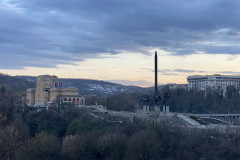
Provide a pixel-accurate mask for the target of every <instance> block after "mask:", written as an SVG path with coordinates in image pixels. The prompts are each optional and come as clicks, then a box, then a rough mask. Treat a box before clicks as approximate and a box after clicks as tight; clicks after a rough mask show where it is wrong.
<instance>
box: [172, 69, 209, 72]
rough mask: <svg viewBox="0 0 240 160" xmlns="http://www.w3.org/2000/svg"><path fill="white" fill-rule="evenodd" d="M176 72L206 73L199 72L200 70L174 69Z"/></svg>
mask: <svg viewBox="0 0 240 160" xmlns="http://www.w3.org/2000/svg"><path fill="white" fill-rule="evenodd" d="M173 71H174V72H181V73H195V72H197V73H206V71H198V70H188V69H174V70H173Z"/></svg>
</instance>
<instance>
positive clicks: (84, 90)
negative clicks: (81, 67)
mask: <svg viewBox="0 0 240 160" xmlns="http://www.w3.org/2000/svg"><path fill="white" fill-rule="evenodd" d="M15 77H16V78H18V79H22V80H25V81H28V82H33V83H36V77H33V76H15ZM58 81H59V82H63V85H64V86H66V87H69V86H73V87H77V88H78V89H79V94H82V95H88V94H91V95H97V96H109V95H114V94H118V93H122V92H135V91H140V90H142V88H141V87H136V86H124V85H120V84H116V83H111V82H105V81H100V80H91V79H73V78H59V80H58Z"/></svg>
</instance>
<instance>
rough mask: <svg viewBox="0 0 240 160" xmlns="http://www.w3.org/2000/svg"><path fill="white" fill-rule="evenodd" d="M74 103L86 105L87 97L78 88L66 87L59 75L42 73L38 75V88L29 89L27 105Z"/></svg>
mask: <svg viewBox="0 0 240 160" xmlns="http://www.w3.org/2000/svg"><path fill="white" fill-rule="evenodd" d="M65 103H72V104H74V105H76V106H81V105H85V98H84V97H83V96H80V95H79V94H78V88H75V87H64V86H63V83H61V82H58V77H57V76H50V75H42V76H38V77H37V83H36V88H29V89H27V105H29V106H48V105H51V104H57V105H62V104H65Z"/></svg>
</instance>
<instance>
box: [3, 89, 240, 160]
mask: <svg viewBox="0 0 240 160" xmlns="http://www.w3.org/2000/svg"><path fill="white" fill-rule="evenodd" d="M161 94H162V95H161V96H162V97H165V101H164V102H165V103H166V104H167V105H170V106H174V107H175V110H180V109H181V111H184V112H185V111H186V112H187V111H189V112H195V111H198V110H197V108H198V107H202V106H204V105H206V104H208V105H209V106H205V108H206V107H209V108H207V109H211V110H213V109H215V108H214V107H216V106H218V104H222V106H220V107H225V105H228V106H229V108H226V109H230V111H231V109H234V110H235V108H234V107H233V106H235V105H236V100H237V98H239V94H238V92H237V91H236V90H235V89H233V88H228V90H227V92H226V96H225V97H224V96H222V95H221V94H219V93H216V92H215V91H214V92H212V93H211V92H210V91H209V93H207V94H205V93H201V92H198V91H186V90H181V89H176V90H170V89H169V88H164V89H163V90H162V92H161ZM164 95H166V96H164ZM140 96H141V95H140V94H135V95H132V93H131V94H125V95H124V94H123V95H122V96H117V97H118V98H120V99H121V100H120V101H118V103H123V102H124V104H125V105H126V104H127V106H129V105H132V104H134V103H135V101H137V99H138V98H139V97H140ZM117 97H109V99H107V98H106V102H107V101H109V100H114V99H116V98H117ZM129 97H133V100H131V98H129ZM174 97H175V98H174ZM176 97H178V98H176ZM191 99H194V101H196V103H194V102H193V101H191ZM121 101H122V102H121ZM128 101H129V103H127V102H128ZM220 102H221V103H220ZM215 103H216V106H215V105H213V104H215ZM107 104H111V105H112V106H114V107H116V106H117V104H114V102H108V103H107ZM197 104H198V106H195V105H197ZM212 105H213V106H212ZM122 106H124V105H122ZM184 106H188V107H189V108H185V107H184ZM191 107H193V108H191ZM195 107H196V108H195ZM231 107H233V108H231ZM205 108H204V109H203V110H201V111H198V112H202V111H204V110H205ZM121 109H124V108H121ZM219 111H224V109H222V110H219ZM235 111H237V110H235ZM94 114H99V115H98V116H102V117H104V118H96V116H93V115H92V110H91V109H86V108H75V107H66V108H61V109H60V108H59V109H50V110H48V111H38V110H34V109H31V108H26V107H23V106H22V104H21V98H19V95H17V94H16V93H15V92H11V91H8V90H5V91H4V92H1V93H0V159H2V160H15V159H17V160H48V159H49V160H50V159H51V160H78V159H79V160H80V159H81V160H82V159H83V160H84V159H85V160H91V159H96V160H110V159H116V160H118V159H119V160H120V159H124V160H158V159H161V160H164V159H165V160H169V159H179V160H180V159H181V160H185V159H186V160H189V159H198V160H237V159H239V157H240V152H239V151H240V133H239V132H238V130H234V132H230V130H229V132H228V131H224V132H222V131H218V130H204V129H191V128H182V127H176V126H171V125H170V124H168V123H158V124H157V125H149V124H148V123H145V121H142V120H141V119H134V121H133V123H132V122H129V121H126V120H124V119H121V120H122V121H123V123H113V121H106V119H111V118H119V117H111V116H109V115H107V114H106V113H101V114H100V113H94Z"/></svg>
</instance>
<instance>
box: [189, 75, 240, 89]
mask: <svg viewBox="0 0 240 160" xmlns="http://www.w3.org/2000/svg"><path fill="white" fill-rule="evenodd" d="M187 81H188V88H189V89H200V90H206V89H207V88H211V89H222V90H223V91H226V88H227V86H234V87H235V88H236V89H237V90H239V87H240V76H233V75H220V74H214V75H205V76H198V75H196V76H188V77H187Z"/></svg>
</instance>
